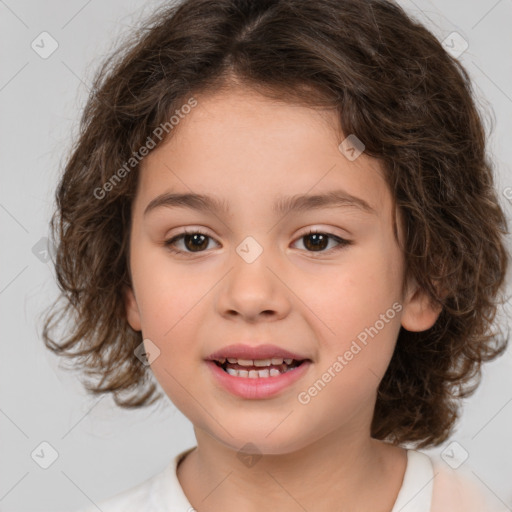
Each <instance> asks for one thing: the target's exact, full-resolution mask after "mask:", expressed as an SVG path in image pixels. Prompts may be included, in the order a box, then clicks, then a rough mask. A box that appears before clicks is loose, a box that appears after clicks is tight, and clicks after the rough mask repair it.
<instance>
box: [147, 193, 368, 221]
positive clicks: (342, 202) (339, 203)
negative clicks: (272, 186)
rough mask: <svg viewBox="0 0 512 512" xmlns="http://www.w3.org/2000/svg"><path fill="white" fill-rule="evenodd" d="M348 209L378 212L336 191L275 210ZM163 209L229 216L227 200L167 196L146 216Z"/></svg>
mask: <svg viewBox="0 0 512 512" xmlns="http://www.w3.org/2000/svg"><path fill="white" fill-rule="evenodd" d="M347 206H351V207H356V208H358V209H360V210H361V211H363V212H366V213H368V214H373V215H376V214H377V212H376V210H375V209H374V208H372V207H371V206H370V205H369V204H368V203H367V202H366V201H365V200H364V199H361V198H360V197H356V196H353V195H351V194H349V193H348V192H346V191H345V190H332V191H330V192H326V193H323V194H315V195H295V196H288V197H280V198H278V200H277V201H276V202H275V203H274V205H273V208H272V210H273V212H274V213H275V214H277V215H286V214H288V213H290V212H304V211H308V210H315V209H317V210H318V209H321V208H339V207H347ZM159 207H167V208H173V207H174V208H189V209H193V210H198V211H204V212H207V211H213V212H217V213H224V214H228V213H229V204H228V203H227V201H226V200H221V199H219V198H217V197H214V196H208V195H204V194H194V193H185V194H178V193H172V192H166V193H164V194H160V195H159V196H157V197H155V198H154V199H152V200H151V201H150V202H149V204H148V205H147V206H146V209H145V210H144V216H145V215H147V214H148V213H149V212H151V211H152V210H155V209H156V208H159Z"/></svg>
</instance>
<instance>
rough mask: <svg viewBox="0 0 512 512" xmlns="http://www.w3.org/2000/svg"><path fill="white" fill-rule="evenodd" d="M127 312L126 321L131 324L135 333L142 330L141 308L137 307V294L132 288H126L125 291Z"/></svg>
mask: <svg viewBox="0 0 512 512" xmlns="http://www.w3.org/2000/svg"><path fill="white" fill-rule="evenodd" d="M124 295H125V310H126V319H127V320H128V323H129V324H130V327H131V328H132V329H133V330H134V331H140V330H141V322H140V312H139V307H138V306H137V301H136V300H135V294H134V293H133V290H132V288H131V287H129V286H126V287H125V291H124Z"/></svg>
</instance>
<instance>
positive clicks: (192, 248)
mask: <svg viewBox="0 0 512 512" xmlns="http://www.w3.org/2000/svg"><path fill="white" fill-rule="evenodd" d="M199 237H202V238H203V243H202V245H194V244H192V245H189V244H188V242H189V241H190V240H191V239H192V240H195V241H197V239H198V238H199ZM205 240H206V237H205V236H204V235H201V234H198V233H196V234H193V235H185V237H184V241H185V245H186V246H187V248H188V249H191V250H195V249H204V248H206V247H207V246H208V242H206V244H205ZM203 246H204V247H203Z"/></svg>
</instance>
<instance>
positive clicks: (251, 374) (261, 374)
mask: <svg viewBox="0 0 512 512" xmlns="http://www.w3.org/2000/svg"><path fill="white" fill-rule="evenodd" d="M287 371H289V370H285V371H284V372H280V371H279V370H278V369H277V368H270V370H269V369H268V368H266V369H265V370H249V371H247V370H235V369H234V368H227V369H226V372H227V373H229V375H233V376H234V377H245V378H249V379H258V378H260V379H266V378H269V377H277V376H278V375H281V373H286V372H287Z"/></svg>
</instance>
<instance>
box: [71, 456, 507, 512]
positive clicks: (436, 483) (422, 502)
mask: <svg viewBox="0 0 512 512" xmlns="http://www.w3.org/2000/svg"><path fill="white" fill-rule="evenodd" d="M194 449H195V447H192V448H188V449H187V450H185V451H183V452H181V453H179V454H178V455H176V456H175V457H174V458H173V459H172V461H171V462H170V463H169V464H168V465H167V466H166V467H165V469H164V470H162V471H161V472H159V473H157V474H155V475H153V476H152V477H151V478H149V479H147V480H145V481H144V482H142V483H140V484H138V485H136V486H135V487H132V488H130V489H127V490H125V491H122V492H120V493H118V494H116V495H115V496H113V497H111V498H109V499H107V500H103V501H101V502H99V503H96V504H95V505H91V506H89V507H88V508H85V509H81V510H80V511H79V512H98V508H99V510H100V511H101V512H195V509H194V508H193V507H192V505H191V504H190V503H189V501H188V499H187V497H186V496H185V493H184V492H183V489H182V487H181V484H180V482H179V480H178V477H177V473H176V469H177V467H178V463H179V462H180V460H181V459H182V458H183V457H185V455H187V454H188V453H189V452H191V451H192V450H194ZM444 466H446V467H444ZM488 500H489V498H488V497H487V498H484V495H483V493H482V488H481V487H479V490H478V491H476V480H472V481H470V480H468V479H467V476H466V477H465V476H461V473H457V471H455V470H452V469H451V468H449V467H448V466H447V465H446V464H445V463H444V462H443V461H442V459H440V458H439V459H438V460H437V461H436V460H435V459H431V458H430V457H429V456H428V455H426V454H425V453H422V452H419V451H416V450H407V466H406V470H405V474H404V478H403V481H402V486H401V488H400V491H399V493H398V496H397V498H396V501H395V504H394V506H393V509H392V510H391V511H390V512H459V511H460V512H502V511H509V510H510V509H508V508H506V507H505V506H504V505H503V506H502V507H501V508H500V507H499V506H498V504H499V501H498V500H496V502H497V504H495V501H492V502H491V501H488ZM490 503H492V505H490Z"/></svg>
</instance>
